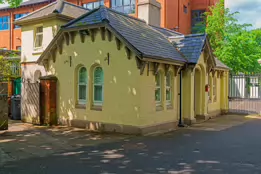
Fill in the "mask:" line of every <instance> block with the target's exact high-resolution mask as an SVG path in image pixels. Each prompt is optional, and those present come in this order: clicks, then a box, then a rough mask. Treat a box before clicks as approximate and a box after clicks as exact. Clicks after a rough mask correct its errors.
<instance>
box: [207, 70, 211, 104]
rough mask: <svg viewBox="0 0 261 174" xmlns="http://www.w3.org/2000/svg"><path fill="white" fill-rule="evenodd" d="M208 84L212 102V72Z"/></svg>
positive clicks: (209, 98)
mask: <svg viewBox="0 0 261 174" xmlns="http://www.w3.org/2000/svg"><path fill="white" fill-rule="evenodd" d="M208 85H209V88H210V89H209V91H208V101H209V102H210V103H211V102H212V77H211V74H209V75H208Z"/></svg>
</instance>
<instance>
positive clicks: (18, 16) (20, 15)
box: [15, 13, 28, 28]
mask: <svg viewBox="0 0 261 174" xmlns="http://www.w3.org/2000/svg"><path fill="white" fill-rule="evenodd" d="M27 14H28V13H24V14H15V20H18V19H19V18H21V17H24V16H26V15H27ZM15 28H20V26H18V25H15Z"/></svg>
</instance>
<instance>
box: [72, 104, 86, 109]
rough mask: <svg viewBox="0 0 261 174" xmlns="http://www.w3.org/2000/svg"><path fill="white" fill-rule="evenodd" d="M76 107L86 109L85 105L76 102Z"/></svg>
mask: <svg viewBox="0 0 261 174" xmlns="http://www.w3.org/2000/svg"><path fill="white" fill-rule="evenodd" d="M75 108H76V109H86V105H82V104H77V105H75Z"/></svg>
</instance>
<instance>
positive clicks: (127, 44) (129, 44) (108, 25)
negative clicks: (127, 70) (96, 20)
mask: <svg viewBox="0 0 261 174" xmlns="http://www.w3.org/2000/svg"><path fill="white" fill-rule="evenodd" d="M105 28H106V29H108V30H109V31H111V32H112V33H113V34H114V35H115V36H116V37H117V38H118V39H119V40H120V41H121V42H123V43H124V44H125V45H126V46H127V47H128V48H129V49H130V50H131V51H132V52H134V54H135V55H136V56H137V57H139V58H140V59H142V57H143V56H142V53H141V52H140V51H139V50H138V49H137V48H136V47H135V46H134V45H132V44H131V43H129V42H128V41H127V40H126V39H125V38H124V37H123V36H122V35H121V34H120V33H118V32H117V31H116V30H115V29H114V28H113V27H112V26H111V25H110V24H108V23H105Z"/></svg>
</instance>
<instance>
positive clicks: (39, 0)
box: [0, 0, 55, 10]
mask: <svg viewBox="0 0 261 174" xmlns="http://www.w3.org/2000/svg"><path fill="white" fill-rule="evenodd" d="M53 1H55V0H29V1H25V2H22V3H21V4H20V6H19V7H23V6H27V5H34V4H42V3H51V2H53ZM19 7H18V8H19ZM5 9H12V7H10V6H6V7H1V8H0V10H5Z"/></svg>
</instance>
